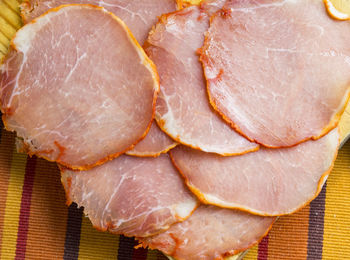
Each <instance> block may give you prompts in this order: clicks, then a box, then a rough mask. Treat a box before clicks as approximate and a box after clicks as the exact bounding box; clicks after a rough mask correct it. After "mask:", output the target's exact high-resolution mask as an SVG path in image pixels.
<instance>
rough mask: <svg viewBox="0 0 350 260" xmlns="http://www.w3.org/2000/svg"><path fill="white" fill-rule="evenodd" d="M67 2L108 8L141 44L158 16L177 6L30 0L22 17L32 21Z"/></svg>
mask: <svg viewBox="0 0 350 260" xmlns="http://www.w3.org/2000/svg"><path fill="white" fill-rule="evenodd" d="M66 4H92V5H97V6H102V7H104V8H106V10H108V11H109V12H112V13H114V14H115V15H116V16H118V17H119V18H120V19H122V20H123V21H124V22H125V23H126V25H127V26H128V27H129V28H130V30H131V31H132V33H133V35H134V36H135V38H136V39H137V40H138V42H139V43H141V44H142V43H143V42H144V41H145V40H146V38H147V35H148V32H149V31H150V30H151V28H152V26H153V25H154V24H155V23H156V22H157V19H158V18H157V17H158V16H160V15H162V14H164V13H169V12H173V11H175V10H176V6H177V4H176V2H175V0H28V1H24V2H23V3H22V4H21V14H22V18H23V20H24V21H25V22H30V21H31V20H33V19H34V18H36V17H38V16H39V15H42V14H43V13H45V12H46V11H48V10H49V9H51V8H54V7H58V6H60V5H66ZM101 39H103V38H101Z"/></svg>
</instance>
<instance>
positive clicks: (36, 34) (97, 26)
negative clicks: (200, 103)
mask: <svg viewBox="0 0 350 260" xmlns="http://www.w3.org/2000/svg"><path fill="white" fill-rule="evenodd" d="M67 17H69V19H67ZM101 39H103V41H101ZM0 79H1V81H0V99H1V109H2V112H3V121H4V123H5V126H6V129H7V130H10V131H16V132H17V136H18V137H20V138H22V139H23V143H24V145H23V146H24V147H25V148H26V150H27V152H28V153H29V154H36V155H38V156H40V157H43V158H46V159H48V160H50V161H56V162H58V163H60V164H62V165H65V166H67V167H70V168H74V169H80V170H83V169H88V168H91V167H93V166H95V165H98V164H102V163H103V162H105V161H106V160H108V159H112V158H114V157H117V156H118V155H120V154H121V153H124V152H125V151H126V150H128V149H131V148H132V146H133V145H134V144H136V143H137V142H138V141H139V140H140V139H142V138H143V137H144V136H145V135H146V133H147V131H148V129H149V127H150V125H151V122H152V119H153V114H154V106H155V100H156V95H157V92H158V89H159V83H158V75H157V72H156V69H155V67H154V64H153V63H152V61H151V60H150V59H149V58H148V57H147V56H146V54H145V53H144V51H143V49H142V48H141V47H140V46H139V44H138V43H137V42H136V40H135V39H134V37H133V36H132V35H131V33H130V31H129V30H128V29H127V27H126V26H125V24H124V23H123V22H122V21H121V20H120V19H118V18H117V17H116V16H114V15H113V14H111V13H108V12H106V11H105V10H104V9H103V8H101V7H93V6H89V5H72V6H65V7H59V8H57V9H52V10H51V11H49V12H48V13H47V14H46V15H44V16H41V17H40V18H38V19H36V20H35V21H33V22H31V23H29V24H27V25H25V26H24V27H23V28H22V29H20V30H19V31H18V32H17V34H16V37H15V38H14V39H13V49H12V50H11V52H10V54H9V55H8V56H7V59H6V60H5V63H4V64H3V65H2V67H1V71H0Z"/></svg>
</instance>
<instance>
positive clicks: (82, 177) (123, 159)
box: [62, 154, 197, 237]
mask: <svg viewBox="0 0 350 260" xmlns="http://www.w3.org/2000/svg"><path fill="white" fill-rule="evenodd" d="M62 183H63V185H64V187H65V190H66V194H67V200H68V203H71V202H72V201H73V202H76V203H77V204H78V205H79V206H82V207H84V212H85V214H87V215H88V217H89V218H90V220H91V222H92V224H93V225H94V227H95V228H97V229H100V230H108V231H110V232H112V233H117V234H123V235H126V236H141V237H144V236H149V235H152V234H155V233H158V232H160V231H164V230H166V229H168V228H169V226H170V225H171V224H173V223H176V222H178V221H183V220H184V219H186V218H187V217H189V216H190V215H191V214H192V212H193V211H194V209H195V208H196V207H197V200H196V199H195V198H194V197H193V196H192V194H191V193H190V192H189V191H188V189H187V188H186V187H185V185H184V184H183V181H182V179H181V177H180V176H179V175H178V173H177V171H176V169H175V168H174V166H173V165H172V164H171V161H170V159H169V156H168V155H167V154H163V155H160V156H159V157H157V158H137V157H132V156H127V155H122V156H120V157H118V158H116V159H114V160H113V161H110V162H107V163H105V164H103V165H101V166H98V167H95V168H94V169H92V170H89V171H85V172H84V171H81V172H73V171H69V170H62Z"/></svg>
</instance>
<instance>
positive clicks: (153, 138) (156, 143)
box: [126, 122, 177, 157]
mask: <svg viewBox="0 0 350 260" xmlns="http://www.w3.org/2000/svg"><path fill="white" fill-rule="evenodd" d="M176 145H177V142H175V141H174V140H173V139H171V138H170V137H169V136H168V135H167V134H165V133H164V132H163V131H162V130H160V129H159V127H158V126H157V123H155V122H153V124H152V126H151V129H150V130H149V132H148V133H147V135H146V137H145V138H144V139H143V140H142V141H140V142H139V143H138V144H137V145H136V146H135V147H134V148H133V149H132V150H130V151H127V152H126V154H128V155H133V156H139V157H148V156H152V157H156V156H158V155H160V154H161V153H166V152H167V151H169V150H170V149H172V148H174V147H175V146H176Z"/></svg>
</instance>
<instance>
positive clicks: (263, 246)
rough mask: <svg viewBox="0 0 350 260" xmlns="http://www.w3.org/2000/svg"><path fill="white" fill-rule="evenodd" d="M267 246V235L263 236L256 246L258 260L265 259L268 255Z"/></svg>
mask: <svg viewBox="0 0 350 260" xmlns="http://www.w3.org/2000/svg"><path fill="white" fill-rule="evenodd" d="M268 246H269V235H267V236H266V237H264V238H263V239H262V240H261V242H260V244H259V248H258V260H267V257H268Z"/></svg>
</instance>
